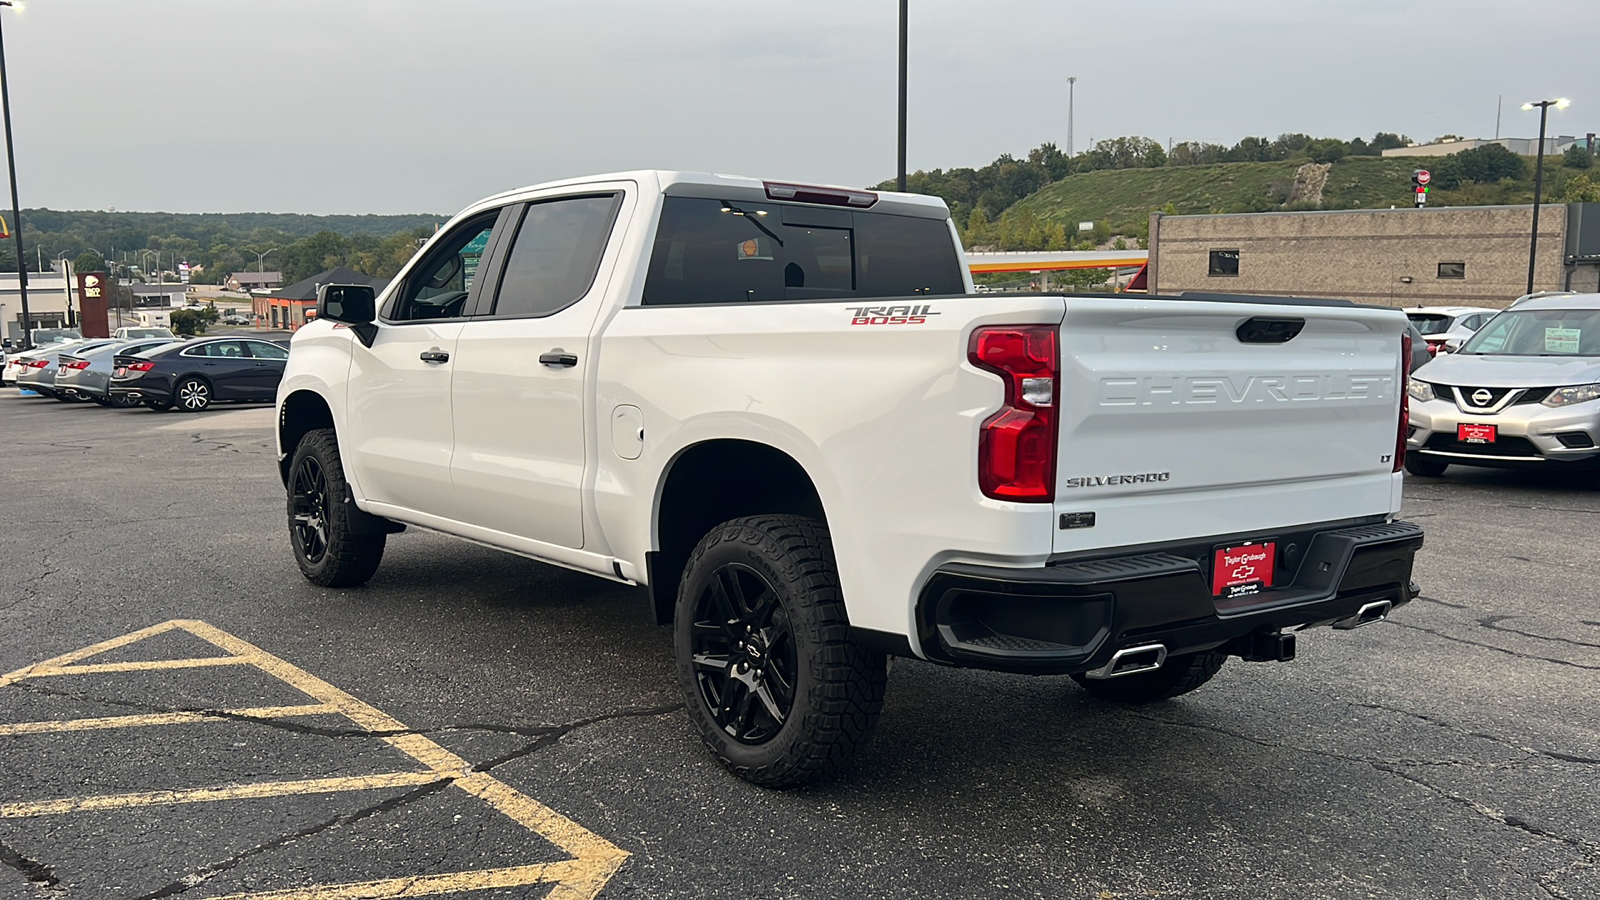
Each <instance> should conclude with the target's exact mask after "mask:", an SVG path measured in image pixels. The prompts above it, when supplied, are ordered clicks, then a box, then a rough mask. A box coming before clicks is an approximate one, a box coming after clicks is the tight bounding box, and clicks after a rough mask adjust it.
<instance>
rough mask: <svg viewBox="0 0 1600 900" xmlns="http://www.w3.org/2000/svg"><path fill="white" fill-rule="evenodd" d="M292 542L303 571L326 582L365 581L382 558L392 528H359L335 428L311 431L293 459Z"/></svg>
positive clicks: (341, 584)
mask: <svg viewBox="0 0 1600 900" xmlns="http://www.w3.org/2000/svg"><path fill="white" fill-rule="evenodd" d="M288 488H289V503H288V511H289V544H290V546H291V547H292V548H293V550H294V560H295V563H296V564H297V565H299V566H300V574H302V575H304V576H305V577H306V580H307V581H310V582H311V583H312V584H319V585H322V586H323V587H354V586H356V585H359V584H365V583H366V582H367V581H369V580H370V579H371V578H372V576H373V575H374V574H375V573H376V572H377V571H378V564H379V563H381V562H382V561H383V548H384V544H385V542H386V540H387V534H386V533H385V532H382V531H379V532H378V533H376V534H372V533H359V534H358V533H356V529H355V528H354V527H353V523H352V521H351V519H352V517H353V513H352V510H353V509H355V504H354V503H353V502H352V501H351V499H350V485H349V483H348V482H346V481H345V478H344V463H343V462H342V461H341V460H340V458H339V441H338V439H337V438H336V437H335V436H334V433H333V429H331V428H318V429H315V430H313V431H309V432H306V434H305V436H304V437H302V438H301V439H300V443H299V444H298V445H297V446H296V447H295V451H294V458H293V459H291V460H290V462H289V484H288Z"/></svg>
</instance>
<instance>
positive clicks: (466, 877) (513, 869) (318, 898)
mask: <svg viewBox="0 0 1600 900" xmlns="http://www.w3.org/2000/svg"><path fill="white" fill-rule="evenodd" d="M578 862H579V860H568V861H566V862H558V863H544V864H541V865H534V866H509V867H507V868H503V869H480V870H477V871H474V872H450V873H446V874H440V875H413V876H411V877H409V878H383V879H379V880H377V881H353V882H350V883H349V884H324V885H319V886H317V887H309V888H289V889H287V890H280V891H256V892H253V893H247V894H225V895H223V896H221V897H217V898H215V900H392V898H400V897H428V896H433V895H436V894H451V893H456V892H458V891H486V890H490V889H491V888H509V887H526V886H528V885H533V884H540V883H544V882H552V881H554V882H560V884H557V886H556V887H555V889H554V890H552V891H551V892H550V893H548V894H546V895H545V897H546V900H552V898H554V900H569V898H573V897H580V896H589V895H584V894H575V893H572V892H570V891H568V890H563V888H565V887H566V886H567V885H569V884H571V880H572V878H573V877H574V876H575V875H578V874H580V873H579V872H578V871H577V869H579V868H580V866H578V865H577V863H578Z"/></svg>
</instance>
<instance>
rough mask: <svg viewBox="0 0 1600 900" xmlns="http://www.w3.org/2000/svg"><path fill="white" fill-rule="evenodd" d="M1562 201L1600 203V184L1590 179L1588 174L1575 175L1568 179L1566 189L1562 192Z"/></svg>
mask: <svg viewBox="0 0 1600 900" xmlns="http://www.w3.org/2000/svg"><path fill="white" fill-rule="evenodd" d="M1561 202H1562V203H1600V184H1596V183H1595V182H1594V181H1591V180H1590V179H1589V176H1588V175H1574V176H1572V177H1571V178H1568V179H1567V186H1566V189H1565V190H1563V191H1562V192H1561Z"/></svg>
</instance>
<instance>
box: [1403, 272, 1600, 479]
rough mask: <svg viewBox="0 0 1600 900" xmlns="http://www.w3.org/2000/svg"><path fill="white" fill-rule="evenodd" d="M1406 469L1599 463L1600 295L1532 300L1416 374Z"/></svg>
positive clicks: (1417, 471) (1421, 472)
mask: <svg viewBox="0 0 1600 900" xmlns="http://www.w3.org/2000/svg"><path fill="white" fill-rule="evenodd" d="M1408 390H1409V392H1410V394H1411V413H1410V420H1411V421H1410V433H1409V435H1408V437H1407V441H1406V445H1407V448H1408V449H1407V451H1406V470H1407V471H1409V472H1410V473H1411V474H1413V475H1426V476H1434V475H1441V474H1443V473H1444V471H1445V469H1446V467H1448V466H1451V465H1465V466H1487V467H1494V468H1539V469H1555V468H1566V467H1571V468H1585V469H1590V468H1596V467H1600V294H1559V295H1552V296H1548V297H1537V298H1532V299H1528V300H1524V301H1522V302H1520V303H1518V304H1517V305H1516V307H1515V308H1512V309H1507V310H1506V311H1504V312H1502V313H1500V314H1499V315H1497V316H1495V318H1494V319H1493V320H1491V321H1490V322H1489V324H1488V325H1486V326H1484V327H1483V328H1482V329H1480V330H1479V331H1478V333H1477V334H1475V335H1473V336H1472V337H1471V338H1470V339H1468V340H1467V342H1466V343H1465V344H1464V345H1462V347H1461V349H1460V350H1459V351H1458V352H1456V353H1450V354H1446V355H1443V356H1440V357H1439V358H1437V359H1435V360H1434V361H1433V362H1431V363H1428V365H1427V366H1426V367H1425V368H1424V369H1423V370H1422V371H1421V372H1418V373H1417V374H1416V375H1415V376H1413V377H1412V378H1411V381H1410V384H1409V386H1408Z"/></svg>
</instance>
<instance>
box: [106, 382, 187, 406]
mask: <svg viewBox="0 0 1600 900" xmlns="http://www.w3.org/2000/svg"><path fill="white" fill-rule="evenodd" d="M106 394H107V396H109V397H112V398H122V397H127V398H129V399H131V400H136V401H138V402H140V403H171V402H172V392H171V391H166V390H162V389H161V388H159V387H156V386H154V385H139V384H131V385H122V384H117V383H115V382H112V384H111V385H110V387H109V388H107V390H106Z"/></svg>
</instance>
